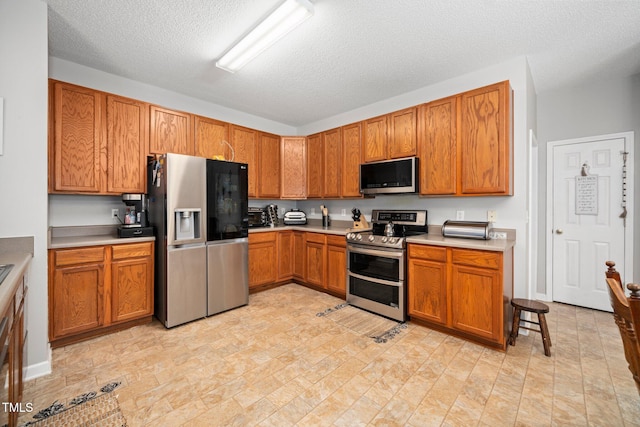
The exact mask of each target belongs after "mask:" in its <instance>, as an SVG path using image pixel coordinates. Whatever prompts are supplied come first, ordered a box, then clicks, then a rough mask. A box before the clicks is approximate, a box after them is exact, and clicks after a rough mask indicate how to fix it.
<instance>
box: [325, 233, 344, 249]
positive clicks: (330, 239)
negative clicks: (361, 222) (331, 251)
mask: <svg viewBox="0 0 640 427" xmlns="http://www.w3.org/2000/svg"><path fill="white" fill-rule="evenodd" d="M327 245H331V246H340V247H342V248H346V247H347V238H346V237H344V236H334V235H330V236H327Z"/></svg>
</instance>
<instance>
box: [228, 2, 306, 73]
mask: <svg viewBox="0 0 640 427" xmlns="http://www.w3.org/2000/svg"><path fill="white" fill-rule="evenodd" d="M312 15H313V5H312V4H311V3H309V1H308V0H285V1H284V3H282V4H281V5H280V6H278V8H277V9H275V10H274V11H273V12H272V13H271V14H270V15H268V16H267V17H266V18H264V19H263V20H262V21H261V22H260V23H259V24H258V25H256V26H255V27H254V28H253V29H252V30H251V31H249V32H248V33H247V35H245V36H244V37H243V38H241V39H240V40H239V41H238V42H237V43H236V44H235V45H233V46H232V47H231V48H229V49H228V50H227V51H226V52H225V54H224V55H222V56H221V57H220V58H219V59H218V61H216V67H218V68H222V69H223V70H225V71H229V72H230V73H233V72H235V71H237V70H239V69H240V68H242V67H243V66H244V65H245V64H246V63H247V62H249V61H251V60H252V59H253V58H255V57H256V56H258V55H259V54H260V53H261V52H262V51H264V50H265V49H267V48H268V47H269V46H271V45H272V44H274V43H275V42H276V41H278V40H279V39H280V38H282V37H283V36H284V35H285V34H287V33H288V32H289V31H291V30H293V29H294V28H295V27H297V26H298V25H300V24H301V23H302V22H303V21H305V20H306V19H307V18H309V17H311V16H312Z"/></svg>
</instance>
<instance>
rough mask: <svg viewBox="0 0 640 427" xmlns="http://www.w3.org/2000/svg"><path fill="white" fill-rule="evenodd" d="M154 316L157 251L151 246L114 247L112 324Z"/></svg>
mask: <svg viewBox="0 0 640 427" xmlns="http://www.w3.org/2000/svg"><path fill="white" fill-rule="evenodd" d="M151 315H153V250H152V245H151V244H150V243H138V244H130V245H117V246H113V247H112V262H111V323H119V322H125V321H127V320H132V319H138V318H141V317H145V316H151Z"/></svg>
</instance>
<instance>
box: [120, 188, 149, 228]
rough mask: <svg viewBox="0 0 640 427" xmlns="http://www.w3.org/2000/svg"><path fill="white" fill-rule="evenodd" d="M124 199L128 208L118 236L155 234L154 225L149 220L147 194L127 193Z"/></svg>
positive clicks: (123, 196)
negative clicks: (151, 225)
mask: <svg viewBox="0 0 640 427" xmlns="http://www.w3.org/2000/svg"><path fill="white" fill-rule="evenodd" d="M122 201H123V202H124V204H125V205H127V208H126V209H125V211H124V218H123V221H122V225H120V226H119V227H118V237H145V236H153V227H150V226H149V221H148V220H147V195H146V194H135V193H125V194H123V195H122Z"/></svg>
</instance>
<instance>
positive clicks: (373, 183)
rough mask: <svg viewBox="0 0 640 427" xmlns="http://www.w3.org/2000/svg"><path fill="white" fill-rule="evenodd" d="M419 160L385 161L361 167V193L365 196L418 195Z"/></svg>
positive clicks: (413, 158)
mask: <svg viewBox="0 0 640 427" xmlns="http://www.w3.org/2000/svg"><path fill="white" fill-rule="evenodd" d="M418 160H419V159H418V158H417V157H405V158H402V159H393V160H385V161H382V162H373V163H363V164H361V165H360V192H361V193H363V194H398V193H417V192H418V191H419V182H420V179H419V175H418V164H419V162H418Z"/></svg>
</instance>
